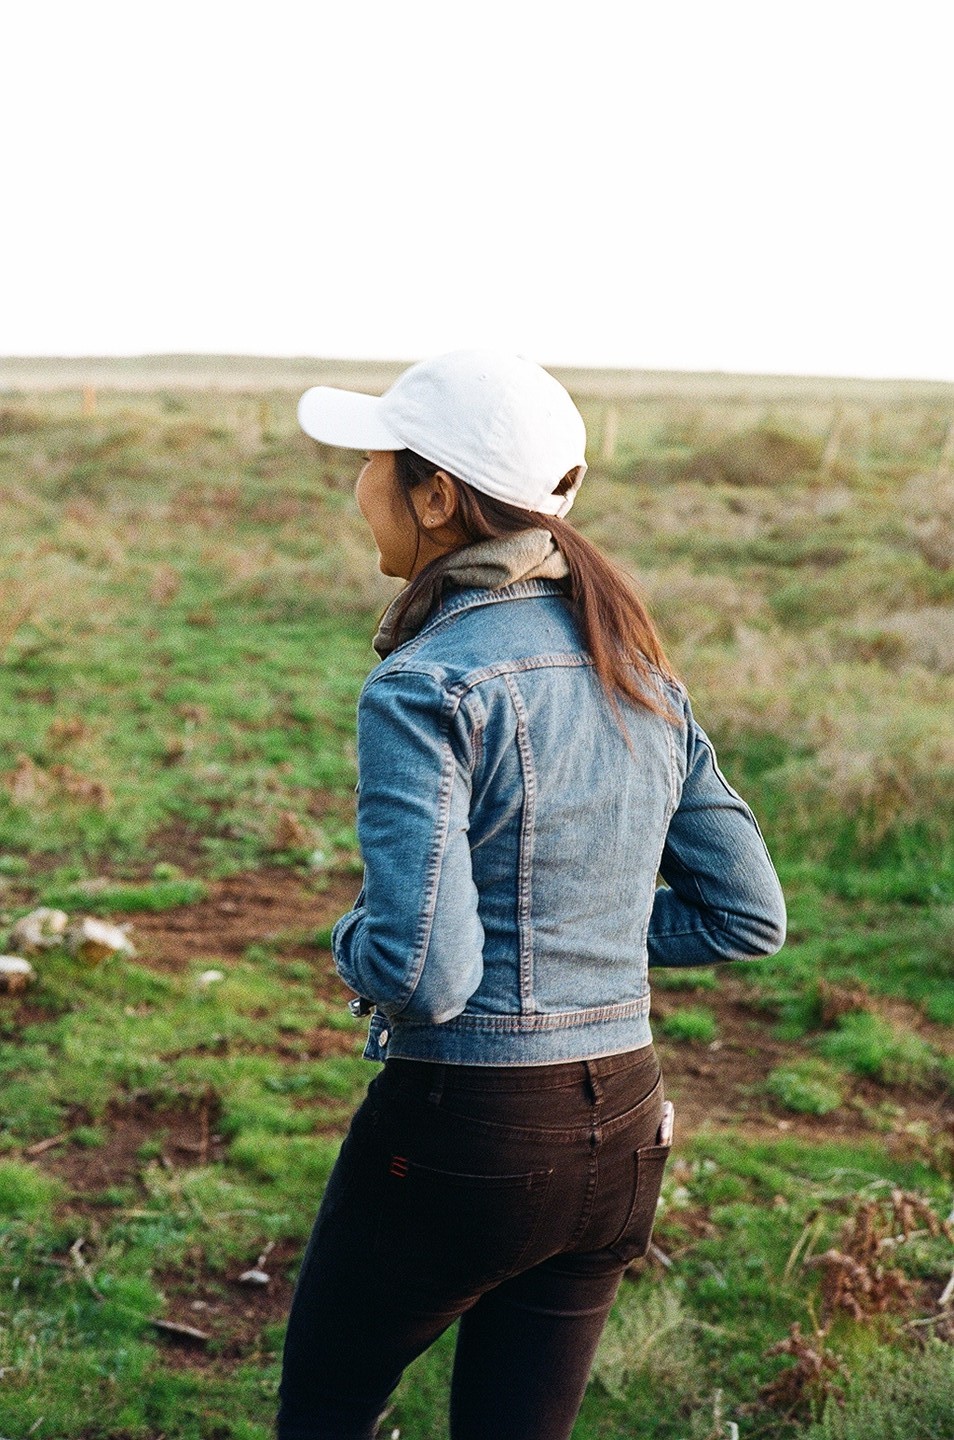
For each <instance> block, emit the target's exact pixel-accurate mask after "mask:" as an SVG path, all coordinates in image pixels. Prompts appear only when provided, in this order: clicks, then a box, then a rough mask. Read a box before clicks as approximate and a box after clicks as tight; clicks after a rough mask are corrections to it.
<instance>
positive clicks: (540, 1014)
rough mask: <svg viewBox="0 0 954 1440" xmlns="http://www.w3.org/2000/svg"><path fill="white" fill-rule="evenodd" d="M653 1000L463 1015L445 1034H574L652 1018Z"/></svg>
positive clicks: (412, 1025) (416, 1025) (404, 1025)
mask: <svg viewBox="0 0 954 1440" xmlns="http://www.w3.org/2000/svg"><path fill="white" fill-rule="evenodd" d="M649 1010H650V996H649V994H648V993H647V994H645V995H642V996H640V997H639V999H637V1000H624V1001H622V1002H620V1003H619V1004H615V1005H595V1006H590V1007H589V1008H587V1009H582V1010H552V1011H536V1012H535V1013H533V1014H524V1015H515V1014H510V1015H499V1014H497V1015H479V1014H474V1013H472V1012H468V1011H466V1010H465V1011H463V1012H462V1014H460V1015H455V1016H454V1018H453V1019H452V1020H448V1021H447V1022H446V1024H445V1025H442V1026H441V1027H440V1028H441V1030H446V1031H448V1032H451V1033H452V1032H453V1031H455V1030H490V1031H502V1032H519V1033H521V1034H532V1033H534V1032H537V1031H547V1030H570V1029H574V1028H575V1027H576V1026H578V1025H595V1024H604V1023H606V1022H608V1021H612V1020H635V1019H639V1018H640V1017H641V1016H644V1015H648V1014H649ZM400 1024H401V1029H402V1030H410V1029H421V1030H431V1029H433V1027H432V1026H429V1025H427V1024H426V1023H425V1022H424V1021H417V1020H401V1022H400Z"/></svg>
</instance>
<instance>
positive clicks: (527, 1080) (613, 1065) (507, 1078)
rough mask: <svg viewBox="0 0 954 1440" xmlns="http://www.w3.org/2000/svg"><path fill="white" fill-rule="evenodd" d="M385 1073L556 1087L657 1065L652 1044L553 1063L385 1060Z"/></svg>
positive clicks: (514, 1087) (448, 1082)
mask: <svg viewBox="0 0 954 1440" xmlns="http://www.w3.org/2000/svg"><path fill="white" fill-rule="evenodd" d="M384 1068H385V1071H386V1073H387V1075H388V1076H389V1077H391V1078H393V1079H395V1080H397V1079H400V1080H401V1082H402V1084H406V1085H411V1086H414V1087H415V1088H417V1086H420V1087H421V1088H425V1087H426V1088H428V1089H430V1088H431V1087H432V1086H433V1085H434V1084H435V1083H437V1082H438V1081H439V1082H440V1086H441V1089H442V1090H445V1091H446V1090H509V1091H527V1090H558V1089H561V1088H563V1087H564V1086H572V1085H579V1084H581V1083H584V1082H586V1081H588V1080H593V1079H599V1080H603V1079H607V1078H608V1077H609V1076H611V1075H618V1074H621V1073H622V1072H624V1071H630V1072H638V1071H640V1070H642V1069H643V1068H646V1069H652V1071H653V1073H655V1072H656V1071H658V1069H659V1061H658V1059H657V1058H656V1051H655V1048H654V1046H653V1045H652V1044H649V1045H643V1046H641V1047H640V1048H639V1049H638V1050H626V1051H623V1052H622V1053H621V1054H617V1055H600V1056H597V1057H596V1058H595V1059H592V1060H567V1061H561V1062H560V1063H559V1064H556V1065H446V1064H444V1063H443V1062H440V1061H433V1060H402V1059H397V1058H396V1059H394V1060H388V1061H387V1063H386V1065H385V1067H384Z"/></svg>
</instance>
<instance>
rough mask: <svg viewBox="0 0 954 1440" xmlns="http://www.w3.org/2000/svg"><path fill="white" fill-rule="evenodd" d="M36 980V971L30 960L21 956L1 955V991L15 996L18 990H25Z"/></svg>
mask: <svg viewBox="0 0 954 1440" xmlns="http://www.w3.org/2000/svg"><path fill="white" fill-rule="evenodd" d="M35 978H36V971H35V970H34V968H33V966H32V965H31V964H30V962H29V960H24V959H23V957H22V956H21V955H0V990H5V991H6V992H7V994H9V995H14V994H16V992H17V991H18V990H25V989H26V987H27V986H28V985H29V984H30V982H31V981H32V980H34V979H35Z"/></svg>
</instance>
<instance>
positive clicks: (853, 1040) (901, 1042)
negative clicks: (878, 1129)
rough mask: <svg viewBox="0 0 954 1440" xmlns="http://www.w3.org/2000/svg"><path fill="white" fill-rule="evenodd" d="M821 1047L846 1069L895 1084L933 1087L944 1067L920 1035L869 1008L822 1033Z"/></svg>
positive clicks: (845, 1017)
mask: <svg viewBox="0 0 954 1440" xmlns="http://www.w3.org/2000/svg"><path fill="white" fill-rule="evenodd" d="M818 1048H819V1049H820V1050H821V1052H822V1054H823V1055H825V1056H826V1057H827V1058H828V1059H829V1060H832V1061H834V1062H835V1063H836V1064H838V1065H841V1066H843V1067H844V1068H845V1069H846V1070H853V1071H854V1072H855V1073H856V1074H858V1075H867V1076H869V1077H870V1078H871V1079H873V1080H881V1081H884V1082H886V1083H888V1084H894V1085H920V1086H925V1087H927V1086H931V1085H933V1084H935V1083H936V1082H937V1081H938V1079H939V1078H940V1076H941V1072H942V1069H943V1068H944V1067H943V1066H942V1064H941V1061H940V1059H939V1057H938V1056H937V1055H936V1054H935V1053H934V1051H933V1050H932V1049H931V1047H930V1045H928V1044H927V1042H926V1041H924V1040H922V1039H921V1037H920V1036H919V1035H915V1034H912V1033H911V1032H910V1031H907V1030H903V1029H900V1028H898V1027H897V1026H893V1025H890V1024H888V1022H887V1021H885V1020H882V1019H881V1017H880V1016H878V1015H871V1014H868V1013H867V1012H865V1011H860V1012H858V1013H856V1014H850V1015H843V1016H842V1017H841V1018H840V1019H839V1022H838V1028H837V1030H835V1031H834V1032H833V1033H831V1034H828V1035H824V1036H822V1037H821V1039H820V1040H819V1042H818ZM951 1078H954V1073H952V1075H951Z"/></svg>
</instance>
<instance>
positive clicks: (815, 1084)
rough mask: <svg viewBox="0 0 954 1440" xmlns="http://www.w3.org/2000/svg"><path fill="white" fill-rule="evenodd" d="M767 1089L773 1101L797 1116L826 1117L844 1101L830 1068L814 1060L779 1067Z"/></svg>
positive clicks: (773, 1072) (773, 1073) (769, 1078)
mask: <svg viewBox="0 0 954 1440" xmlns="http://www.w3.org/2000/svg"><path fill="white" fill-rule="evenodd" d="M765 1088H766V1090H767V1091H768V1093H769V1094H770V1095H771V1096H772V1099H773V1100H777V1101H778V1103H779V1104H780V1105H783V1106H784V1107H785V1109H786V1110H794V1111H795V1113H796V1114H798V1115H827V1114H828V1113H829V1112H830V1111H831V1110H837V1109H838V1106H839V1105H840V1104H841V1101H842V1096H841V1092H840V1091H839V1090H838V1087H837V1086H836V1085H835V1084H834V1083H833V1080H832V1076H831V1072H830V1071H829V1069H828V1067H827V1066H819V1065H818V1064H812V1062H811V1061H806V1062H803V1063H800V1064H796V1065H779V1066H778V1067H777V1068H776V1069H775V1070H773V1071H772V1072H771V1074H770V1075H769V1076H768V1078H767V1079H766V1082H765Z"/></svg>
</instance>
